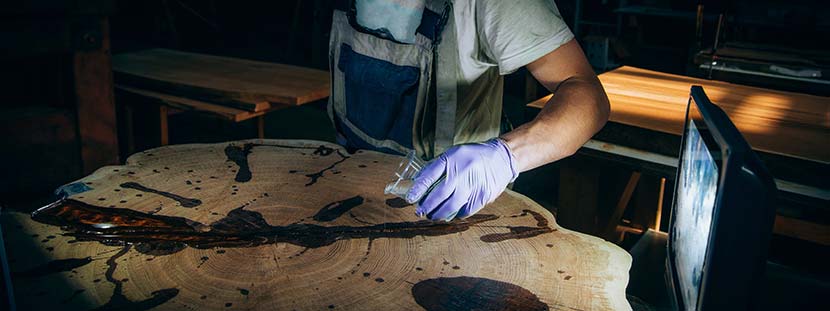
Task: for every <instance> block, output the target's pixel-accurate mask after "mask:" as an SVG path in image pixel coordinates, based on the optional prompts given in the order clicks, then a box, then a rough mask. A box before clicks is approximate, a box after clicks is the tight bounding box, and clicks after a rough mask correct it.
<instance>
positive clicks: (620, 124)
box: [528, 66, 830, 245]
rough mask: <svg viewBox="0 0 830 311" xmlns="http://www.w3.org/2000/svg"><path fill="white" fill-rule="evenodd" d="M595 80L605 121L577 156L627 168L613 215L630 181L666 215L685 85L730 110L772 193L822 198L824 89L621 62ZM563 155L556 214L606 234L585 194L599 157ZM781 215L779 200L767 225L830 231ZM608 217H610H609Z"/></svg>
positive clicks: (823, 236)
mask: <svg viewBox="0 0 830 311" xmlns="http://www.w3.org/2000/svg"><path fill="white" fill-rule="evenodd" d="M599 79H600V81H601V82H602V84H603V87H604V88H605V92H606V93H607V94H608V98H609V101H610V105H611V114H610V117H609V122H608V124H607V125H606V126H605V128H603V129H602V130H601V131H600V132H599V133H598V134H597V135H595V136H594V137H593V139H591V140H590V141H589V142H588V143H586V144H585V145H584V146H583V147H582V148H581V149H580V151H579V152H578V154H579V155H582V156H583V159H584V157H585V156H587V157H589V158H593V159H603V160H608V161H611V162H613V163H617V164H621V165H623V166H625V167H627V168H630V169H632V170H634V171H635V174H634V175H632V176H631V178H629V180H628V181H629V182H628V185H627V186H626V187H625V189H624V190H623V191H622V196H621V197H622V198H621V200H620V201H619V202H618V204H617V207H616V208H614V209H615V211H613V213H612V214H614V215H618V214H619V213H620V209H624V208H625V205H626V203H627V200H628V198H630V196H631V194H632V191H634V189H635V188H636V187H646V188H651V189H652V190H650V191H648V192H651V193H652V194H658V195H659V196H658V195H655V196H654V197H655V198H656V199H654V200H652V201H651V203H652V204H655V205H659V204H661V203H662V205H663V208H662V209H663V210H662V211H658V213H660V214H663V215H664V216H665V215H666V213H667V210H668V207H669V204H670V203H671V201H670V200H669V198H671V197H672V193H671V191H672V189H673V186H672V183H673V180H674V178H675V174H676V173H675V172H676V167H677V156H678V153H679V150H680V136H681V135H682V131H683V127H684V120H685V117H686V116H685V112H686V106H687V103H688V100H689V90H690V87H691V86H692V85H701V86H703V89H704V91H706V94H707V95H708V96H709V98H710V99H711V100H712V102H713V103H715V104H716V105H717V106H719V107H720V108H721V109H723V110H724V111H725V112H726V114H727V115H729V117H730V119H731V120H732V121H733V122H734V123H735V125H736V127H737V128H738V130H739V131H740V132H741V133H742V134H743V135H744V137H745V138H746V140H747V141H748V142H749V144H750V145H751V146H752V148H753V149H754V150H755V151H756V152H757V153H758V154H759V156H760V157H761V159H762V160H763V161H764V163H765V165H766V166H767V168H768V169H769V170H770V172H771V173H772V174H773V176H774V177H775V178H776V185H777V186H778V189H779V201H780V202H784V201H787V200H794V201H798V202H807V204H808V205H812V206H818V208H822V206H823V207H824V208H826V207H827V206H828V202H830V189H828V184H827V177H828V176H830V166H829V165H828V164H830V144H828V143H827V142H828V140H829V139H830V98H828V97H821V96H813V95H806V94H797V93H790V92H783V91H775V90H767V89H762V88H756V87H749V86H743V85H736V84H731V83H727V82H721V81H710V80H704V79H698V78H693V77H686V76H680V75H673V74H666V73H661V72H656V71H651V70H646V69H640V68H634V67H628V66H624V67H620V68H617V69H615V70H612V71H609V72H606V73H603V74H600V75H599ZM551 96H554V95H549V96H546V97H544V98H541V99H539V100H536V101H534V102H532V103H530V104H529V105H528V106H529V107H531V108H532V109H534V110H536V111H538V109H541V108H542V107H544V105H545V104H546V103H547V101H548V100H550V98H551ZM566 163H568V164H569V165H567V166H566V167H563V168H562V169H561V171H560V172H561V173H560V174H561V186H560V193H559V195H560V197H559V206H560V210H559V214H558V217H559V219H560V221H561V222H562V223H563V224H565V225H566V226H571V227H573V228H575V229H577V230H582V231H583V232H590V233H606V234H608V233H610V232H609V231H612V229H613V228H614V227H616V223H610V224H607V225H606V224H600V223H598V221H597V217H596V214H597V213H598V209H599V207H598V206H597V200H596V199H586V198H592V197H596V196H597V195H596V194H597V193H598V190H597V187H598V186H597V185H598V184H599V173H598V172H597V170H598V169H599V168H598V166H597V165H596V164H595V162H592V161H589V160H580V159H574V160H572V161H569V162H566ZM641 173H642V174H641ZM661 179H663V180H662V181H661ZM644 181H647V182H648V183H644ZM781 214H782V209H780V208H779V216H778V217H777V219H776V226H775V232H776V233H779V234H784V235H788V236H791V237H796V238H801V239H807V240H810V241H813V242H817V243H820V244H824V245H830V233H828V231H829V230H827V228H826V227H825V226H822V225H819V224H815V223H812V222H809V221H804V220H802V219H798V218H797V217H789V216H786V215H781ZM613 218H614V217H612V220H611V222H614V221H615V220H614V219H613ZM657 218H658V219H659V218H660V216H657ZM663 218H664V219H667V218H665V217H663ZM616 220H617V221H618V218H617V219H616ZM652 225H653V223H652ZM597 228H600V229H597Z"/></svg>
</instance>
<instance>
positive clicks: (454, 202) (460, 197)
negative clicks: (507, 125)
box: [406, 138, 519, 221]
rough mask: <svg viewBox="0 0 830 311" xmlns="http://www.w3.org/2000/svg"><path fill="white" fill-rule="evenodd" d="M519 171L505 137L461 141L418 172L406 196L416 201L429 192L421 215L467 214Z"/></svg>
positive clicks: (435, 217) (491, 197)
mask: <svg viewBox="0 0 830 311" xmlns="http://www.w3.org/2000/svg"><path fill="white" fill-rule="evenodd" d="M518 175H519V172H518V171H517V170H516V160H515V159H514V158H513V155H512V154H511V153H510V148H508V147H507V144H506V143H505V142H504V140H502V139H501V138H494V139H491V140H488V141H486V142H483V143H475V144H464V145H457V146H453V147H452V148H450V149H448V150H447V151H446V152H444V153H443V154H441V156H439V157H438V159H436V160H435V161H432V162H431V163H430V164H429V165H427V166H426V167H424V168H423V169H422V170H421V172H420V173H418V176H416V177H415V181H414V183H413V185H412V189H410V190H409V193H408V194H407V196H406V198H407V200H408V201H410V202H413V201H417V200H418V198H421V197H422V196H424V195H425V194H426V196H425V197H424V198H423V199H422V200H421V201H420V204H418V208H417V210H416V211H415V213H416V214H417V215H418V216H421V217H423V216H425V215H426V216H427V217H429V219H432V220H445V221H449V220H452V219H453V218H455V217H458V218H466V217H468V216H470V215H473V214H475V213H477V212H478V211H479V210H481V208H482V207H484V205H486V204H488V203H490V202H493V201H494V200H496V198H497V197H498V196H499V194H501V193H502V192H503V191H504V189H505V188H506V187H507V184H509V183H511V182H513V181H514V180H516V177H517V176H518ZM442 179H443V180H442ZM436 182H437V184H436ZM433 184H435V185H434V186H433ZM430 188H433V189H432V190H430Z"/></svg>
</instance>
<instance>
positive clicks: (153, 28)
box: [0, 0, 830, 254]
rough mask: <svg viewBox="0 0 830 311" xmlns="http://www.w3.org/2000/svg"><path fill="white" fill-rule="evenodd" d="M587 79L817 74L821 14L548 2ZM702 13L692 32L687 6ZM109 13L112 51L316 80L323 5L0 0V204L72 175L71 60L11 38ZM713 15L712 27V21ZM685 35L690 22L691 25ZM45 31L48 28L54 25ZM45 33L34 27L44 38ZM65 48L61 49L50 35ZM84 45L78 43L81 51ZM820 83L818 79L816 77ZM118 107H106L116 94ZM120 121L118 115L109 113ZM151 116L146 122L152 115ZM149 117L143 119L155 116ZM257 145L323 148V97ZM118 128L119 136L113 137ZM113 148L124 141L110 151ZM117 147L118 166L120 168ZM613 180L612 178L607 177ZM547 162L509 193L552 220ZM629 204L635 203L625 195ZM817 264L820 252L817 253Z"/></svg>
mask: <svg viewBox="0 0 830 311" xmlns="http://www.w3.org/2000/svg"><path fill="white" fill-rule="evenodd" d="M556 3H557V5H558V7H559V9H560V12H561V13H562V16H563V18H564V19H565V21H566V22H567V23H568V25H570V27H571V29H572V30H573V31H574V32H575V33H576V35H577V38H578V39H579V40H580V43H581V44H582V46H583V48H584V49H585V51H586V54H587V55H588V57H589V59H590V61H591V63H592V65H593V66H594V67H595V69H596V70H597V72H598V73H601V72H603V71H607V70H610V69H613V68H615V67H618V66H620V65H630V66H635V67H640V68H646V69H651V70H657V71H662V72H668V73H675V74H683V75H690V76H697V77H709V75H710V74H711V73H709V72H707V71H705V70H702V69H699V68H700V64H701V62H702V61H705V57H706V53H702V52H705V51H706V50H707V49H709V48H711V47H712V46H713V44H714V42H715V40H716V39H715V37H716V34H719V36H720V37H719V38H718V39H717V40H719V41H720V44H723V45H728V44H733V45H735V46H741V47H747V48H751V49H754V50H757V51H767V52H781V53H789V54H794V55H801V56H803V58H805V59H810V60H812V61H813V63H815V64H817V65H816V66H818V67H819V69H824V70H825V71H824V72H825V73H826V72H828V71H826V70H827V68H828V66H830V61H828V60H830V40H828V38H830V10H828V5H827V4H826V1H821V0H789V1H770V0H734V1H693V0H664V1H658V0H640V1H622V0H586V1H576V0H559V1H556ZM699 5H703V10H702V13H703V14H702V19H701V21H700V23H698V22H697V20H698V19H697V16H698V15H697V10H698V6H699ZM90 12H92V13H94V14H105V15H109V25H110V37H111V45H112V53H113V54H117V53H122V52H128V51H134V50H140V49H145V48H151V47H164V48H169V49H177V50H184V51H190V52H197V53H205V54H215V55H222V56H230V57H238V58H246V59H254V60H260V61H268V62H276V63H285V64H293V65H299V66H304V67H313V68H319V69H324V70H328V68H327V67H328V61H327V57H328V39H329V38H328V32H329V28H330V24H331V12H332V8H331V1H324V0H313V1H312V0H297V1H240V0H237V1H202V0H198V1H197V0H147V1H114V2H113V1H10V3H6V4H2V5H0V16H2V19H3V20H2V21H1V22H0V25H3V27H2V31H1V32H0V48H1V49H2V54H0V56H2V59H1V60H0V68H2V70H0V137H2V139H0V150H2V152H0V172H2V173H0V175H2V176H3V178H2V181H0V206H3V207H4V208H13V209H20V210H31V209H32V208H35V207H38V206H41V205H43V204H44V203H45V202H47V201H49V200H51V199H52V198H53V197H52V196H51V192H52V190H54V189H55V188H56V187H58V186H60V185H62V184H64V183H67V182H70V181H72V180H75V179H77V178H80V177H82V176H83V175H84V174H83V173H82V168H81V166H80V154H79V150H80V147H79V145H78V140H77V137H78V130H77V122H78V121H77V116H76V111H75V110H74V109H75V108H74V107H75V102H74V100H75V94H74V93H73V92H74V87H73V86H74V85H75V84H76V83H77V81H75V80H74V76H73V74H72V66H73V64H72V58H71V56H70V55H69V53H68V52H66V51H65V49H62V48H60V47H57V48H55V49H51V48H50V46H46V45H47V44H46V43H44V42H43V41H40V39H39V38H38V37H37V35H38V34H42V33H52V34H56V33H61V32H62V31H64V29H52V30H53V31H52V30H50V29H49V28H48V25H47V26H43V27H41V29H38V30H37V31H31V32H29V31H30V30H31V29H22V30H21V29H20V28H15V27H16V26H17V25H19V22H20V21H21V20H25V19H31V18H37V19H41V20H51V19H60V18H67V16H69V17H68V18H69V19H71V16H72V14H89V13H90ZM721 15H723V16H725V17H724V18H723V22H722V23H721V24H720V27H721V29H720V31H718V23H719V21H720V20H721V18H720V16H721ZM697 25H700V27H699V28H698V27H697ZM56 27H57V26H56ZM44 29H45V30H44ZM62 40H65V41H67V42H69V43H67V45H69V46H72V45H73V44H77V43H74V41H72V40H74V39H73V38H72V37H71V36H69V35H67V37H66V38H63V39H62ZM81 44H83V43H81ZM527 77H528V75H527V72H526V71H524V70H520V71H518V72H516V73H514V74H511V75H510V76H508V77H507V80H506V83H505V98H504V112H505V114H506V115H507V117H508V119H509V121H510V123H512V124H513V125H514V126H517V125H520V124H522V123H524V122H526V120H527V119H528V118H529V117H530V115H529V113H528V112H527V111H526V110H525V105H526V104H527V103H528V102H530V101H532V100H534V99H536V98H539V97H541V96H543V95H545V94H546V93H547V91H546V90H544V89H543V88H542V87H541V86H540V85H538V84H536V83H535V81H533V80H528V78H527ZM712 78H716V79H720V80H725V81H731V82H736V83H741V84H749V85H756V86H761V87H765V88H771V89H779V90H788V91H797V92H804V93H811V94H817V95H823V96H828V95H830V90H828V89H827V88H826V87H817V86H814V85H811V84H809V83H792V82H789V83H782V82H781V81H778V80H774V79H769V80H764V79H747V78H746V77H741V76H729V75H725V74H717V75H715V76H712ZM825 79H826V77H825ZM116 105H117V106H119V98H118V97H116ZM118 113H119V118H122V117H123V116H122V115H121V113H122V111H121V110H120V109H119V110H118ZM135 113H136V115H135V130H134V131H133V133H135V135H136V137H135V144H136V151H141V150H146V149H149V148H154V147H157V146H159V141H158V125H157V122H158V120H157V115H153V112H152V111H146V112H142V111H136V112H135ZM156 113H157V112H156ZM154 117H155V118H154ZM170 118H171V119H170V129H169V131H170V143H171V144H184V143H194V142H222V141H228V140H235V139H245V138H252V137H255V135H256V131H257V129H256V124H255V122H254V121H253V120H250V121H246V122H242V123H232V122H226V121H222V120H219V119H217V118H213V117H211V116H209V115H205V114H200V113H198V112H193V113H182V114H176V115H173V116H171V117H170ZM266 119H267V121H266V123H265V124H266V126H267V128H266V137H268V138H291V139H315V140H324V141H333V140H334V131H333V129H332V127H331V124H330V123H329V120H328V117H327V115H326V113H325V100H321V101H319V102H316V103H314V104H310V105H304V106H299V107H293V108H289V109H285V110H281V111H279V112H276V113H271V114H268V115H267V116H266ZM126 132H127V131H125V130H123V129H122V128H119V131H118V135H119V140H120V141H122V142H123V141H124V135H125V133H126ZM122 145H123V144H122ZM127 156H129V154H127V152H126V149H125V148H124V147H123V146H122V147H121V154H120V159H121V161H122V162H123V160H124V159H126V158H127ZM608 170H610V171H611V172H612V173H613V170H614V168H609V169H608ZM557 176H558V174H557V165H556V164H552V165H547V166H545V167H542V168H539V169H536V170H534V171H531V172H527V173H525V174H523V175H522V176H521V177H520V179H519V180H518V181H517V182H516V184H515V186H514V190H516V191H519V192H521V193H524V194H526V195H528V196H530V197H531V198H533V199H534V200H536V201H537V202H539V203H540V204H542V205H543V206H545V207H546V208H548V209H551V210H552V211H554V212H555V211H556V206H554V202H556V196H557V194H556V193H555V191H550V189H556V186H555V185H556V183H557V178H556V177H557ZM635 199H636V198H635ZM825 254H826V252H825Z"/></svg>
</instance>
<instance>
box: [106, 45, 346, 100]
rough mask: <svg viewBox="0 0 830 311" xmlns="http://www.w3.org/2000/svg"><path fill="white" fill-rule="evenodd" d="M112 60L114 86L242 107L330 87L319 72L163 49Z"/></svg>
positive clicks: (314, 96) (319, 93) (321, 94)
mask: <svg viewBox="0 0 830 311" xmlns="http://www.w3.org/2000/svg"><path fill="white" fill-rule="evenodd" d="M113 64H114V70H115V73H116V79H117V81H118V83H119V84H124V85H129V86H133V87H141V88H145V89H149V90H153V91H157V92H162V93H167V94H173V95H179V96H184V97H187V98H195V99H201V100H205V101H208V102H211V103H216V104H222V105H228V106H232V107H236V108H241V109H245V110H248V111H262V110H265V109H268V108H269V107H270V104H271V103H277V104H288V105H301V104H304V103H308V102H312V101H315V100H318V99H323V98H326V97H328V96H329V91H330V89H329V74H328V73H327V72H325V71H322V70H317V69H311V68H303V67H297V66H290V65H284V64H275V63H267V62H260V61H252V60H244V59H238V58H230V57H220V56H212V55H204V54H195V53H187V52H180V51H173V50H166V49H150V50H143V51H138V52H133V53H124V54H119V55H115V56H114V57H113Z"/></svg>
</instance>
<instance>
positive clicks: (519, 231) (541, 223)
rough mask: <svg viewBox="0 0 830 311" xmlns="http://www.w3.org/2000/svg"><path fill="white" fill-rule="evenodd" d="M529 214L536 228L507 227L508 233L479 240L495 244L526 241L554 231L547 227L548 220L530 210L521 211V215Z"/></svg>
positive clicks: (487, 236)
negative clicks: (518, 240)
mask: <svg viewBox="0 0 830 311" xmlns="http://www.w3.org/2000/svg"><path fill="white" fill-rule="evenodd" d="M527 214H530V215H532V216H533V218H534V219H535V220H536V227H525V226H521V227H508V229H510V232H508V233H491V234H486V235H483V236H481V240H482V241H484V242H487V243H495V242H501V241H506V240H517V239H526V238H532V237H535V236H538V235H542V234H545V233H551V232H553V231H556V229H553V228H551V227H549V226H548V220H547V219H546V218H545V216H542V214H539V213H537V212H534V211H531V210H522V215H523V216H524V215H527Z"/></svg>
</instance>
